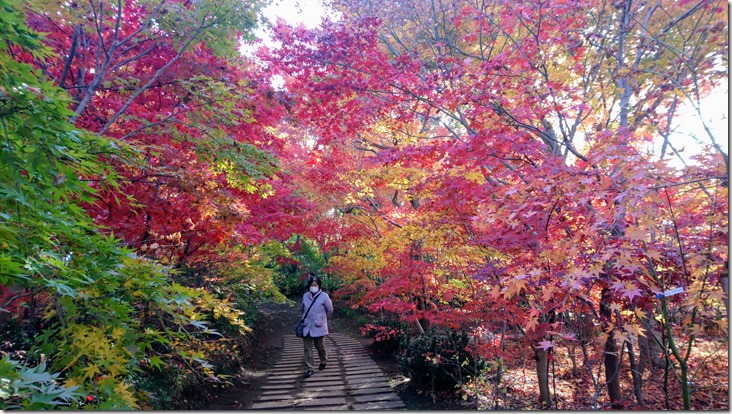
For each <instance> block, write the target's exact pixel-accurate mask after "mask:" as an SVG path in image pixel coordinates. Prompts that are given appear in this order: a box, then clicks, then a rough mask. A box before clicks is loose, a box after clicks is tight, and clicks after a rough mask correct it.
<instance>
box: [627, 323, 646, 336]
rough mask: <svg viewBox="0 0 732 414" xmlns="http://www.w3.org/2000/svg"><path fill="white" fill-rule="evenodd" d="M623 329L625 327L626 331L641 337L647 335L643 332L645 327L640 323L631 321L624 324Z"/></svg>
mask: <svg viewBox="0 0 732 414" xmlns="http://www.w3.org/2000/svg"><path fill="white" fill-rule="evenodd" d="M623 329H625V331H626V332H628V333H629V334H631V335H633V336H635V337H636V338H640V337H641V336H646V335H645V334H644V333H643V328H641V327H640V325H637V324H634V323H629V324H626V325H625V326H623Z"/></svg>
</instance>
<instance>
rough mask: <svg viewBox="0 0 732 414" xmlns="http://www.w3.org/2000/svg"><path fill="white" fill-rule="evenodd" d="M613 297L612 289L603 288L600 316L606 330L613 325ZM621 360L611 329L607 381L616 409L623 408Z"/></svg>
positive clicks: (607, 344)
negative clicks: (619, 370)
mask: <svg viewBox="0 0 732 414" xmlns="http://www.w3.org/2000/svg"><path fill="white" fill-rule="evenodd" d="M611 299H612V298H611V293H610V289H609V288H603V289H602V296H601V298H600V316H602V317H603V319H604V320H603V328H604V330H605V331H607V330H608V329H609V328H611V327H612V311H611V310H610V302H611ZM619 360H620V358H619V349H618V346H617V344H616V343H615V332H613V331H612V330H611V331H610V333H609V334H608V336H607V340H606V341H605V356H604V362H605V381H606V384H607V392H608V395H609V396H610V403H611V404H612V407H613V409H616V410H619V409H621V408H622V403H621V401H622V399H623V395H622V394H621V392H620V375H618V374H619V373H618V369H619V363H618V361H619Z"/></svg>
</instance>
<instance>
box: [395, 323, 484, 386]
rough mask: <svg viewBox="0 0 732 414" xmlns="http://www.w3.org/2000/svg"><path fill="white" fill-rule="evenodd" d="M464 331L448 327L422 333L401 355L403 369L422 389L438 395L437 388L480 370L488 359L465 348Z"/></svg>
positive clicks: (466, 339)
mask: <svg viewBox="0 0 732 414" xmlns="http://www.w3.org/2000/svg"><path fill="white" fill-rule="evenodd" d="M467 345H468V335H467V333H465V332H461V333H457V332H452V331H448V332H446V333H440V334H438V333H437V332H435V331H433V332H432V333H431V334H429V335H427V334H423V335H420V336H418V337H416V338H414V339H413V340H411V341H409V340H408V344H407V345H406V347H405V352H404V354H403V355H402V356H401V357H400V359H399V368H400V369H401V371H402V372H403V373H404V374H405V375H406V376H408V377H409V378H411V379H412V381H414V383H415V384H416V385H417V387H419V388H420V389H423V390H427V391H429V392H430V394H432V395H433V397H434V396H435V390H450V389H455V388H457V387H459V386H461V385H462V384H465V383H466V382H467V378H468V377H473V376H475V375H476V374H477V373H479V372H480V371H481V370H482V369H483V368H484V365H485V363H484V362H483V361H481V360H477V359H475V358H474V357H473V356H472V355H471V354H470V353H469V352H468V351H467V350H466V349H465V348H466V346H467Z"/></svg>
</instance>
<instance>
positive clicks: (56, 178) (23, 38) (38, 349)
mask: <svg viewBox="0 0 732 414" xmlns="http://www.w3.org/2000/svg"><path fill="white" fill-rule="evenodd" d="M0 9H2V10H3V11H4V13H0V28H2V30H1V31H0V36H2V40H3V42H0V287H2V288H3V289H2V293H3V294H5V295H6V296H5V297H3V298H2V301H1V302H0V305H2V306H3V307H4V309H2V311H4V313H7V312H12V310H15V309H17V308H18V307H21V306H25V305H24V304H23V301H28V303H32V304H33V305H32V306H30V307H28V308H26V309H25V312H24V314H25V315H27V318H26V317H24V319H26V320H25V321H18V320H10V321H6V324H5V326H3V327H2V329H3V332H8V333H10V334H12V335H13V337H12V338H8V340H9V341H10V342H11V344H12V345H11V346H10V348H11V349H5V350H4V351H5V352H15V353H16V354H18V353H19V352H18V351H19V350H20V349H23V350H25V349H28V348H27V347H28V346H29V344H30V342H34V343H35V345H34V346H33V347H31V348H30V352H28V353H27V361H28V362H31V361H41V360H43V356H44V355H45V356H47V357H48V366H49V368H50V369H52V370H53V372H55V373H53V374H51V373H46V372H45V370H46V365H45V364H41V365H38V366H36V367H35V368H29V367H27V366H25V365H20V364H17V363H13V362H12V361H10V360H9V359H7V358H6V359H5V360H4V361H3V362H2V366H1V367H0V371H2V376H0V378H3V379H5V381H6V382H3V384H2V387H3V393H4V396H6V397H7V398H8V399H7V400H6V402H4V403H3V404H5V406H7V407H16V406H18V407H23V408H31V409H39V408H47V407H48V406H53V405H57V404H60V403H66V404H70V405H71V407H72V408H80V407H82V405H83V406H84V407H85V408H93V409H99V410H112V409H134V408H140V407H144V408H146V407H166V406H167V405H166V404H167V403H165V402H164V401H163V402H160V401H158V400H156V396H155V394H154V392H156V391H157V390H150V389H145V386H146V384H148V385H149V384H154V385H155V386H159V385H164V386H165V387H166V388H165V389H166V390H168V391H170V392H169V396H170V398H171V400H174V399H176V398H178V397H179V396H180V394H178V395H176V394H175V393H176V392H180V393H189V392H190V391H191V390H193V389H196V388H198V389H199V390H200V388H201V387H200V385H201V384H203V383H206V382H214V383H216V382H218V383H223V382H225V379H223V378H221V377H220V376H217V375H216V372H215V369H214V366H213V365H211V364H210V363H209V362H208V361H207V358H209V357H210V356H211V355H214V354H215V353H217V352H218V353H220V352H221V349H222V348H224V347H226V346H227V345H226V343H225V342H224V341H220V340H214V339H219V338H221V334H220V333H219V332H217V331H216V330H215V329H212V326H211V322H210V321H213V322H214V323H217V324H218V325H221V326H227V329H228V331H229V332H231V333H232V334H236V335H242V334H244V333H245V332H246V326H245V325H244V323H243V321H242V319H241V312H240V311H239V310H237V309H236V308H234V306H233V305H232V303H231V302H230V301H229V300H228V298H226V297H215V296H214V295H213V294H211V293H210V292H208V291H206V290H205V289H202V288H191V287H186V286H183V285H181V284H179V283H176V282H174V280H173V272H172V271H171V270H170V269H167V268H165V267H162V266H160V265H158V264H156V263H155V262H152V261H149V260H146V259H142V258H139V257H137V256H135V255H134V254H133V253H132V251H130V250H129V249H127V248H124V247H122V246H121V244H120V242H119V240H117V239H116V238H115V237H114V236H113V235H105V234H103V233H102V232H101V231H99V229H98V228H97V226H96V225H95V224H94V222H93V221H92V219H91V218H90V217H89V216H88V215H87V214H86V212H85V210H84V209H83V208H82V203H93V202H95V194H96V188H98V187H99V186H97V185H95V186H92V185H91V184H90V183H100V182H101V183H103V184H100V185H107V186H110V185H111V186H115V185H116V184H117V181H116V175H115V174H114V173H112V172H110V169H109V168H108V166H107V165H106V164H105V163H104V162H103V161H102V159H101V158H99V155H100V154H104V155H105V156H106V157H115V156H117V155H118V154H120V151H119V148H118V147H117V146H116V145H114V144H112V143H111V142H110V141H107V140H106V139H104V138H99V137H96V136H94V135H92V134H89V133H86V132H84V131H80V130H78V129H76V128H74V126H73V125H72V124H71V123H69V119H70V118H71V117H73V116H74V113H73V112H71V111H70V110H68V109H67V107H68V106H69V104H70V103H71V98H70V97H69V96H68V95H67V94H66V92H65V91H63V90H62V89H60V88H57V87H55V86H53V84H52V83H51V82H49V81H46V80H44V79H43V78H42V77H41V73H40V71H38V70H35V69H33V68H32V67H31V66H29V65H27V64H23V63H20V62H18V61H16V60H15V59H13V57H12V56H10V49H9V46H8V45H12V47H13V51H14V53H16V54H17V53H29V52H32V53H33V54H34V55H35V56H36V57H42V56H43V54H44V53H46V52H45V50H44V49H43V48H42V47H40V45H39V44H38V39H39V38H40V36H39V35H38V34H37V33H33V32H32V31H30V30H29V29H28V28H27V27H26V26H25V24H24V14H23V12H22V10H20V9H19V8H18V7H16V4H15V3H7V2H6V1H5V0H0ZM7 292H20V294H18V295H14V296H13V293H10V294H7ZM41 311H44V313H43V314H41V313H40V312H41ZM21 332H23V333H24V334H21ZM166 366H173V367H179V368H180V369H176V370H175V371H174V372H172V373H170V375H168V376H165V375H161V372H163V370H164V367H166ZM60 375H63V376H64V377H65V380H64V382H63V385H61V384H60V383H59V382H58V378H59V376H60ZM7 381H10V382H9V383H8V382H7ZM176 384H178V385H181V386H180V387H176ZM77 394H80V395H85V398H84V399H82V400H78V399H75V398H72V397H74V396H76V395H77Z"/></svg>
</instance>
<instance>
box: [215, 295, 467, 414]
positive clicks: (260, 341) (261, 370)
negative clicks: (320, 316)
mask: <svg viewBox="0 0 732 414" xmlns="http://www.w3.org/2000/svg"><path fill="white" fill-rule="evenodd" d="M259 312H260V315H259V319H258V322H257V324H256V326H255V327H254V332H253V333H252V335H253V336H252V337H253V338H256V339H255V340H254V341H252V343H253V344H254V345H253V346H252V350H251V355H248V357H247V358H246V359H245V364H244V365H245V366H244V367H243V368H242V370H241V372H240V375H239V378H236V379H233V380H232V382H233V383H234V386H233V387H229V388H227V389H224V390H220V391H217V392H215V393H213V395H210V400H211V404H210V405H209V406H208V407H206V409H207V410H245V409H247V408H248V407H249V406H250V405H251V402H252V400H253V399H254V398H256V396H257V395H258V393H259V391H258V389H259V387H260V385H262V384H263V383H264V382H265V381H266V375H267V370H268V369H269V368H271V367H272V366H273V365H274V364H275V363H276V362H277V359H278V356H279V353H280V352H281V351H282V344H283V340H282V339H283V336H284V335H286V334H290V333H291V331H292V330H293V329H294V326H295V325H296V324H297V321H298V318H299V314H298V312H297V310H296V308H295V307H293V306H291V305H288V304H264V305H262V306H261V307H260V310H259ZM329 328H330V331H331V332H339V333H342V334H345V335H348V336H351V337H352V338H355V339H358V340H359V341H360V342H361V343H362V344H363V345H364V347H366V348H367V350H368V352H369V354H370V355H371V356H372V358H373V359H374V361H375V362H376V363H377V364H378V365H379V366H380V367H381V369H382V371H384V374H385V375H386V376H387V378H388V379H389V382H390V384H391V385H392V386H393V387H394V389H395V391H396V392H397V393H398V394H399V396H400V397H401V399H402V401H404V404H405V405H406V406H407V409H408V410H466V409H474V407H471V406H470V405H468V404H466V403H464V402H463V401H462V400H459V399H457V398H455V399H447V400H440V401H436V402H434V401H432V399H431V398H429V397H427V396H425V395H423V394H421V393H419V392H418V390H416V389H415V387H414V386H412V384H410V382H409V379H408V378H405V377H404V376H403V375H401V373H400V372H399V364H398V361H397V359H396V357H395V356H393V355H382V354H379V353H377V352H375V351H373V350H372V349H371V347H370V345H371V339H369V338H365V337H363V336H361V334H360V333H359V331H358V326H357V325H356V323H355V322H354V321H352V320H350V319H348V318H345V317H343V316H342V315H340V314H339V312H338V310H337V309H336V312H335V314H334V315H333V318H332V319H331V320H330V322H329Z"/></svg>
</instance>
